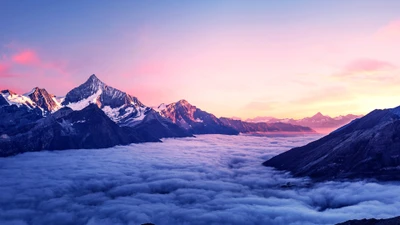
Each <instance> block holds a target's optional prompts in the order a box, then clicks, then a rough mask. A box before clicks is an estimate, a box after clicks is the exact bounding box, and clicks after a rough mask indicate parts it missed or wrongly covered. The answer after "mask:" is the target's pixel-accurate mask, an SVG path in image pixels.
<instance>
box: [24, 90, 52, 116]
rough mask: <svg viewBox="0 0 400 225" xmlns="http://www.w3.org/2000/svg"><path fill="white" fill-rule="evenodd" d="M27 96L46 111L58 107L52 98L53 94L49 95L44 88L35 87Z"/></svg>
mask: <svg viewBox="0 0 400 225" xmlns="http://www.w3.org/2000/svg"><path fill="white" fill-rule="evenodd" d="M28 96H29V98H30V99H31V100H32V101H33V102H35V103H36V105H37V106H39V107H40V108H42V109H43V110H44V111H46V112H53V111H55V110H57V109H58V108H59V105H58V104H57V102H56V101H55V100H54V95H50V94H49V93H48V92H47V91H46V89H40V88H37V87H36V88H34V89H33V90H32V92H31V93H30V94H29V95H28Z"/></svg>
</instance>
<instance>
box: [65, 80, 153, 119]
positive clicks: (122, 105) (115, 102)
mask: <svg viewBox="0 0 400 225" xmlns="http://www.w3.org/2000/svg"><path fill="white" fill-rule="evenodd" d="M91 103H94V104H96V105H97V106H98V107H99V108H101V109H102V110H103V111H104V112H105V113H106V114H107V116H109V117H110V118H111V119H112V120H113V121H114V122H116V123H118V124H120V125H124V126H133V125H135V124H136V123H137V122H138V121H141V120H143V118H144V117H145V115H146V113H148V112H149V111H150V110H151V109H150V108H149V107H146V106H145V105H144V104H142V103H141V102H140V101H139V100H138V99H137V98H136V97H133V96H131V95H129V94H127V93H125V92H122V91H120V90H118V89H115V88H113V87H110V86H108V85H107V84H105V83H103V82H102V81H101V80H99V79H98V78H97V77H96V75H94V74H93V75H91V76H90V77H89V79H88V80H87V81H86V82H85V83H83V84H82V85H80V86H79V87H76V88H74V89H72V90H71V91H70V92H68V93H67V95H66V96H65V99H64V101H63V102H62V105H63V106H67V107H69V108H71V109H73V110H81V109H83V108H85V107H86V106H88V105H89V104H91Z"/></svg>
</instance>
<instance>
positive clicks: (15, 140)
mask: <svg viewBox="0 0 400 225" xmlns="http://www.w3.org/2000/svg"><path fill="white" fill-rule="evenodd" d="M3 108H5V107H3ZM146 141H159V140H158V139H157V138H154V137H152V136H146V135H143V134H140V133H137V132H136V131H135V130H134V129H132V128H128V127H120V126H118V125H117V124H115V123H114V122H113V121H112V120H111V119H110V118H109V117H108V116H107V115H106V114H105V113H104V112H103V111H102V110H101V109H99V108H98V107H97V106H96V105H93V104H91V105H89V106H87V107H86V108H84V109H83V110H80V111H73V110H71V109H69V108H63V109H60V110H59V111H57V112H56V113H54V114H51V115H49V116H47V117H44V118H42V119H39V120H37V121H34V122H32V123H28V124H26V125H25V126H21V127H20V128H19V129H16V130H15V132H14V133H12V134H7V135H3V136H1V138H0V156H8V155H14V154H17V153H21V152H28V151H40V150H62V149H80V148H106V147H112V146H115V145H126V144H129V143H137V142H146Z"/></svg>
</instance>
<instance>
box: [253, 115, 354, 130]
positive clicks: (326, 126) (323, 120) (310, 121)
mask: <svg viewBox="0 0 400 225" xmlns="http://www.w3.org/2000/svg"><path fill="white" fill-rule="evenodd" d="M359 117H361V115H353V114H348V115H345V116H337V117H333V118H332V117H330V116H326V115H323V114H322V113H320V112H318V113H316V114H315V115H313V116H311V117H305V118H302V119H297V120H296V119H291V118H286V119H278V118H274V117H256V118H253V119H247V120H246V122H252V123H259V122H267V123H277V122H282V123H290V124H293V125H299V126H305V127H310V128H312V129H314V130H316V131H317V132H320V133H329V132H331V131H333V130H335V129H337V128H339V127H341V126H343V125H345V124H347V123H349V122H350V121H352V120H354V119H357V118H359Z"/></svg>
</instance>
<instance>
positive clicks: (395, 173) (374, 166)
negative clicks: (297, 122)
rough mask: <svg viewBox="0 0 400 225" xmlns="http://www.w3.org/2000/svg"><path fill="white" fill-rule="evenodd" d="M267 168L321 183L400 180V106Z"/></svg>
mask: <svg viewBox="0 0 400 225" xmlns="http://www.w3.org/2000/svg"><path fill="white" fill-rule="evenodd" d="M264 165H265V166H271V167H275V168H277V169H279V170H287V171H291V172H292V174H294V175H295V176H310V177H312V178H314V179H317V180H332V179H348V178H374V179H379V180H400V106H399V107H397V108H392V109H384V110H374V111H372V112H371V113H369V114H367V115H366V116H364V117H362V118H359V119H356V120H354V121H352V122H351V123H349V124H347V125H345V126H343V127H341V128H339V129H337V130H336V131H334V132H332V133H330V134H329V135H327V136H325V137H323V138H321V139H319V140H317V141H314V142H312V143H310V144H308V145H305V146H303V147H298V148H294V149H291V150H289V151H287V152H284V153H282V154H280V155H278V156H275V157H273V158H272V159H270V160H268V161H266V162H264Z"/></svg>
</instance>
